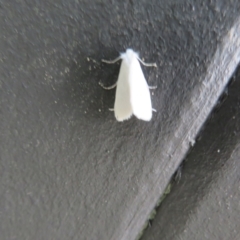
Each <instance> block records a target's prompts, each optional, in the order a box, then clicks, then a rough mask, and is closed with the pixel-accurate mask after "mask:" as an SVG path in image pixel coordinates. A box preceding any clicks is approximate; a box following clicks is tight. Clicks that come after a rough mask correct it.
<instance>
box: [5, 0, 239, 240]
mask: <svg viewBox="0 0 240 240" xmlns="http://www.w3.org/2000/svg"><path fill="white" fill-rule="evenodd" d="M239 6H240V3H239V1H237V0H235V1H222V0H215V1H208V2H207V1H204V2H200V1H197V0H195V1H190V0H189V1H183V0H182V1H177V3H176V1H163V0H162V1H159V0H154V1H151V2H149V1H144V0H140V1H135V0H133V1H127V2H122V1H114V0H113V1H108V2H106V3H104V2H102V1H91V2H90V1H76V0H69V1H63V0H56V1H46V0H43V1H32V0H31V1H30V0H26V1H21V0H18V1H17V0H15V1H14V0H12V1H8V0H2V1H0V27H1V34H0V74H1V78H0V119H1V123H0V156H1V161H0V182H1V187H0V196H1V199H2V200H1V201H0V209H1V210H0V232H1V239H2V240H5V239H8V240H9V239H18V240H19V239H20V240H21V239H24V240H26V239H64V240H65V239H114V240H115V239H129V240H130V239H134V238H135V237H136V236H137V235H138V233H139V232H140V231H141V229H142V226H143V225H144V223H145V221H146V219H147V217H148V214H149V213H150V212H151V210H152V209H153V207H154V205H155V203H156V202H157V200H158V199H159V197H160V196H161V194H162V191H163V190H164V188H165V186H166V185H167V183H168V181H169V179H170V178H171V175H172V174H173V172H174V171H175V169H176V168H177V166H178V165H179V163H180V162H181V159H182V157H183V156H184V154H185V152H186V151H187V150H188V147H189V142H190V143H193V141H194V136H195V134H196V132H197V130H198V128H199V127H200V126H201V125H202V123H203V122H204V120H205V118H206V116H207V115H208V113H209V111H210V110H211V108H212V106H213V105H214V103H215V101H216V99H217V98H218V95H219V94H220V93H221V91H222V89H223V88H224V86H225V84H226V83H227V81H228V78H229V76H230V75H231V74H232V71H233V69H234V67H235V64H236V62H237V60H238V54H239V52H238V48H236V50H235V49H230V48H229V51H227V50H228V49H227V46H229V45H228V42H229V44H230V45H234V46H238V42H237V41H236V36H235V34H233V33H234V31H230V29H231V28H232V27H233V26H235V28H236V27H237V26H238V25H237V26H236V21H237V17H238V15H239V14H238V13H239ZM229 31H230V32H229ZM231 33H232V34H231ZM128 47H131V48H133V49H134V50H136V51H139V53H140V56H141V57H143V58H144V60H145V61H146V62H148V61H152V62H156V63H157V65H158V68H157V69H152V68H144V67H143V71H144V73H145V75H146V78H147V80H148V81H149V84H150V85H157V86H158V88H157V90H155V91H154V92H153V94H154V95H153V96H152V102H153V107H154V108H156V109H157V113H154V116H153V119H152V121H151V122H150V123H146V122H143V121H139V120H137V119H136V118H132V119H131V120H129V121H127V122H124V123H118V122H116V120H115V119H114V116H113V113H112V112H110V111H108V109H109V108H111V107H112V106H113V102H114V91H111V92H109V91H104V90H103V89H102V88H101V87H100V86H99V85H98V82H99V81H101V82H103V83H104V84H111V83H113V82H115V81H116V78H117V73H118V70H119V65H118V64H116V65H112V66H109V65H106V64H102V63H101V61H100V60H101V59H102V58H105V59H113V58H115V57H116V56H117V55H118V52H119V51H125V49H126V48H128ZM219 60H221V61H220V62H219V63H218V61H219ZM214 61H216V64H215V65H214ZM222 62H223V63H224V64H222V65H221V67H220V68H219V69H217V68H216V67H217V66H218V64H221V63H222ZM210 66H213V67H212V68H210ZM214 67H215V68H214ZM209 69H210V70H211V71H210V70H209ZM212 71H213V72H214V71H215V75H214V76H215V77H213V78H211V76H212ZM208 80H209V81H208ZM197 97H198V98H197ZM192 123H194V124H192ZM188 126H194V129H191V133H189V128H188ZM188 136H189V139H188Z"/></svg>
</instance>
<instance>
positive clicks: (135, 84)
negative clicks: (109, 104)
mask: <svg viewBox="0 0 240 240" xmlns="http://www.w3.org/2000/svg"><path fill="white" fill-rule="evenodd" d="M120 59H122V63H121V68H120V72H119V75H118V80H117V82H116V83H115V84H114V85H112V86H110V87H104V86H103V85H102V84H101V83H99V84H100V85H101V86H102V87H103V88H104V89H107V90H110V89H113V88H114V87H117V90H116V97H115V103H114V114H115V117H116V119H117V121H120V122H121V121H124V120H127V119H129V118H130V117H131V116H132V115H135V116H136V117H137V118H138V119H141V120H144V121H150V120H151V118H152V111H155V110H154V109H152V103H151V96H150V91H149V88H150V89H154V88H156V87H149V86H148V84H147V82H146V80H145V77H144V75H143V72H142V69H141V66H140V63H139V61H140V62H141V63H142V64H143V65H145V66H152V67H157V65H156V63H144V62H143V61H142V60H141V59H140V58H139V56H138V54H137V53H136V52H134V51H133V50H132V49H127V51H126V52H125V53H121V54H120V56H119V57H118V58H116V59H114V60H113V61H106V60H102V61H103V62H105V63H115V62H117V61H119V60H120Z"/></svg>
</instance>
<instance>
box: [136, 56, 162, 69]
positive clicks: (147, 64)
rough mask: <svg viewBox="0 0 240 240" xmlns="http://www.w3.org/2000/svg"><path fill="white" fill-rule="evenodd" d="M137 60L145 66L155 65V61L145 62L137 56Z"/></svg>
mask: <svg viewBox="0 0 240 240" xmlns="http://www.w3.org/2000/svg"><path fill="white" fill-rule="evenodd" d="M138 60H139V62H141V63H142V65H144V66H146V67H157V64H156V63H145V62H144V61H142V60H141V59H140V58H138Z"/></svg>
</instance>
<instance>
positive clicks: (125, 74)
mask: <svg viewBox="0 0 240 240" xmlns="http://www.w3.org/2000/svg"><path fill="white" fill-rule="evenodd" d="M128 79H129V65H128V64H127V62H126V61H125V60H124V59H123V60H122V63H121V67H120V72H119V76H118V81H117V90H116V97H115V104H114V113H115V117H116V119H117V121H124V120H127V119H129V118H130V117H131V116H132V114H133V113H132V107H131V103H130V85H129V81H128Z"/></svg>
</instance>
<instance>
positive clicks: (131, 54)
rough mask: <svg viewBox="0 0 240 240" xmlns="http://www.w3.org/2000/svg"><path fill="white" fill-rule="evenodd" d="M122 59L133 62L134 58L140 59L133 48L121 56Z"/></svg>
mask: <svg viewBox="0 0 240 240" xmlns="http://www.w3.org/2000/svg"><path fill="white" fill-rule="evenodd" d="M121 58H122V59H126V60H128V61H131V60H132V59H133V58H138V54H137V53H136V52H134V51H133V50H132V49H131V48H128V49H127V50H126V52H125V53H122V54H121Z"/></svg>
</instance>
